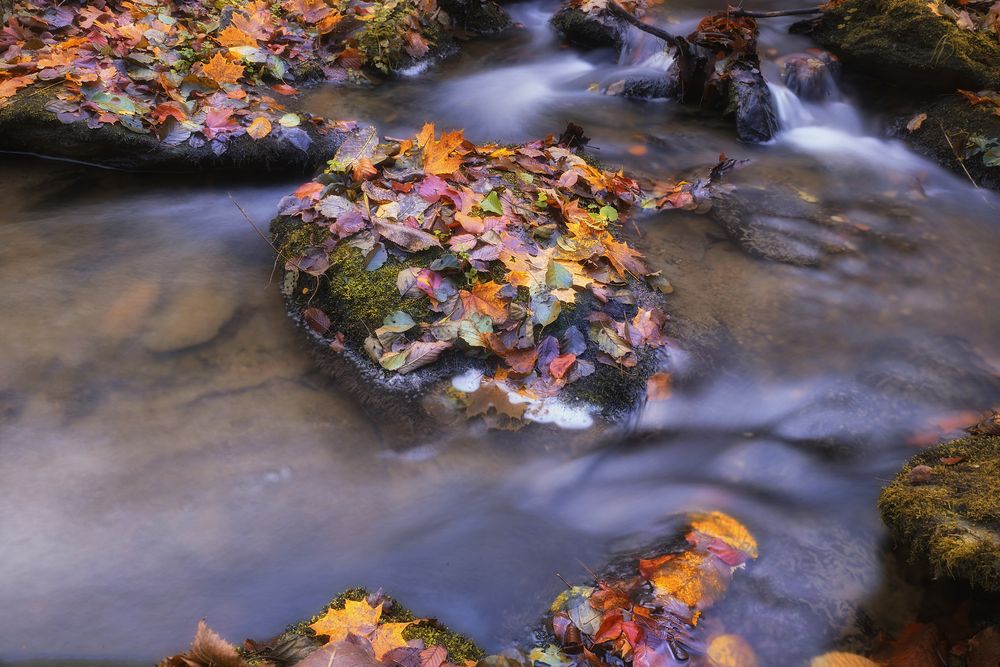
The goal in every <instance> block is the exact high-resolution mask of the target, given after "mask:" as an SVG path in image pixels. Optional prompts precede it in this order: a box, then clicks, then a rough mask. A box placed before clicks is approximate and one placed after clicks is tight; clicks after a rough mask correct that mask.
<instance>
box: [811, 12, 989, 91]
mask: <svg viewBox="0 0 1000 667" xmlns="http://www.w3.org/2000/svg"><path fill="white" fill-rule="evenodd" d="M813 36H814V37H815V38H816V39H817V41H819V42H820V43H821V44H823V46H825V47H826V48H829V49H831V50H833V51H834V52H836V53H837V54H838V55H839V56H841V58H842V59H843V60H844V61H845V62H846V63H847V64H848V65H850V66H852V67H855V68H858V69H859V70H861V71H866V72H868V73H873V74H876V75H877V76H880V77H881V78H883V79H885V80H886V82H887V83H890V84H901V85H906V86H910V87H915V88H922V89H933V90H944V91H953V90H954V89H955V88H973V89H980V88H995V87H997V86H998V85H1000V40H998V39H997V37H996V35H994V34H993V33H991V32H989V31H970V30H962V29H960V28H959V27H958V26H957V25H956V23H955V21H953V20H950V19H947V18H944V17H941V16H936V15H934V13H933V12H931V11H930V10H929V9H928V8H927V3H926V2H924V1H923V0H847V1H846V2H843V3H842V4H840V5H838V6H837V7H835V8H833V9H830V10H828V11H827V12H826V13H825V14H824V15H823V17H822V19H821V21H820V23H819V24H818V27H817V28H816V30H815V31H814V34H813ZM862 68H863V69H862Z"/></svg>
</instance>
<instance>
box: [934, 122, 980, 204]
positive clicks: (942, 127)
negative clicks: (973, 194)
mask: <svg viewBox="0 0 1000 667" xmlns="http://www.w3.org/2000/svg"><path fill="white" fill-rule="evenodd" d="M938 127H940V128H941V134H943V135H944V140H945V141H947V142H948V148H950V149H951V152H952V154H953V155H954V156H955V159H956V160H958V166H959V167H961V168H962V171H964V172H965V175H966V176H968V177H969V182H970V183H972V185H973V187H975V188H976V189H979V184H978V183H976V179H974V178H973V177H972V174H970V173H969V170H968V169H966V168H965V160H964V159H963V158H962V156H961V155H959V154H958V151H957V150H956V149H955V144H953V143H951V137H949V136H948V133H947V132H945V130H944V124H943V123H942V122H941V121H938Z"/></svg>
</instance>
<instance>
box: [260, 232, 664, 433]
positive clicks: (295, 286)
mask: <svg viewBox="0 0 1000 667" xmlns="http://www.w3.org/2000/svg"><path fill="white" fill-rule="evenodd" d="M324 234H326V232H325V230H324V229H323V228H322V227H318V226H317V225H315V224H312V223H305V222H303V221H302V220H301V219H300V218H294V217H278V218H276V219H275V220H274V221H273V222H272V223H271V235H272V239H273V242H274V244H275V246H276V247H277V248H278V251H279V253H281V256H283V257H293V256H296V255H297V254H298V252H300V251H301V249H302V248H305V247H310V246H315V245H316V244H317V243H322V240H323V239H322V238H321V237H322V236H323V235H324ZM442 254H444V250H442V249H432V250H428V251H424V252H422V253H417V254H412V255H409V256H407V258H406V260H405V261H401V260H399V259H394V258H390V259H389V260H388V261H387V262H386V263H385V264H384V265H382V266H381V267H380V268H378V269H375V270H374V271H368V270H366V267H365V259H364V256H363V255H362V253H361V251H360V250H358V249H356V248H353V247H351V246H349V245H346V244H341V245H339V246H337V247H336V248H335V249H334V250H333V252H332V253H330V256H329V259H330V268H329V269H328V270H327V272H326V273H325V274H324V275H323V276H322V277H320V278H319V279H317V278H315V277H313V276H310V275H308V274H304V273H298V272H286V274H285V280H286V283H285V286H284V292H285V296H286V304H287V306H288V309H289V315H290V316H291V317H292V319H293V320H294V321H295V322H296V323H297V324H298V325H299V326H300V327H301V328H302V329H303V330H304V331H306V333H307V334H308V340H309V346H310V348H311V350H312V352H313V354H314V356H315V357H316V359H317V362H318V365H319V366H320V368H321V369H322V370H323V371H324V372H326V373H327V374H328V375H330V376H331V377H333V378H334V379H335V380H336V381H337V383H338V385H340V386H341V387H343V391H344V392H345V394H346V395H350V396H352V397H353V398H355V399H356V400H357V401H359V402H360V403H361V404H362V406H363V407H365V408H366V409H367V410H368V411H369V413H371V414H372V415H377V418H378V419H379V421H380V422H381V423H383V424H386V425H389V426H391V427H393V428H394V429H396V430H399V431H400V432H401V433H402V434H403V435H407V434H421V433H426V432H430V431H431V430H433V429H434V428H436V427H439V426H441V424H442V423H448V422H452V421H456V420H457V419H458V417H459V415H457V414H455V413H454V410H455V409H456V408H458V409H459V412H461V407H462V406H461V405H460V403H459V404H456V403H455V401H454V397H453V394H452V392H451V391H449V387H450V386H451V379H452V378H454V377H456V376H458V375H461V374H462V373H465V372H467V371H469V370H480V371H482V372H484V373H488V372H489V371H490V370H492V365H491V363H490V362H489V360H488V359H487V358H485V357H482V356H470V354H467V353H466V352H463V351H459V350H457V349H452V350H448V351H446V352H445V353H444V354H442V355H441V357H440V358H439V359H438V360H437V361H435V362H434V363H432V364H430V365H428V366H424V367H422V368H419V369H417V370H415V371H413V372H411V373H409V374H407V375H399V374H397V373H394V372H390V371H386V370H384V369H383V368H381V367H380V366H379V365H378V364H376V363H375V362H374V361H372V360H371V358H370V357H369V356H368V355H367V354H366V353H365V350H364V340H365V338H366V337H367V336H369V335H370V333H371V332H372V331H374V330H375V329H377V328H379V327H380V326H382V324H383V321H384V320H385V318H386V316H388V315H390V314H392V313H393V312H395V311H398V310H401V311H403V312H406V313H407V314H408V315H410V316H411V317H412V318H413V319H414V320H415V321H417V322H418V323H419V322H429V321H433V320H434V319H437V318H439V317H440V315H438V314H436V313H432V312H431V311H430V310H429V309H428V308H427V306H426V302H425V300H414V299H410V298H404V297H401V296H400V294H399V290H398V288H397V285H396V278H397V276H398V275H399V272H400V271H401V270H403V269H405V268H409V267H411V266H413V267H423V266H427V264H429V263H430V262H432V261H434V259H436V258H437V257H438V256H440V255H442ZM296 273H298V275H296ZM628 288H629V289H630V290H631V291H632V293H633V294H634V296H635V299H636V304H637V305H639V306H644V307H647V308H652V307H662V306H663V296H662V294H661V293H659V292H656V291H655V290H653V289H652V288H651V287H649V286H648V285H647V284H646V283H645V282H643V281H639V280H635V279H632V280H631V281H630V283H629V284H628ZM597 305H598V304H597V302H596V299H594V297H593V296H592V295H590V294H589V293H588V292H583V293H580V294H579V295H578V301H577V303H576V305H575V307H574V308H569V307H567V308H564V309H563V311H562V314H561V315H560V316H559V317H558V318H557V319H556V321H555V322H553V323H552V324H551V325H550V326H549V327H548V328H547V329H546V331H547V332H548V333H550V334H552V335H555V336H557V337H558V336H559V335H561V333H562V332H564V331H565V330H566V329H567V328H568V327H570V326H576V327H578V328H579V329H580V330H581V331H584V332H585V331H586V330H587V326H588V323H587V316H588V315H589V314H590V313H591V312H594V311H595V310H596V309H597ZM311 307H316V308H319V309H320V310H322V311H323V312H324V313H326V314H327V316H328V317H329V318H330V328H329V334H328V335H325V336H323V335H318V334H316V333H315V332H313V331H312V330H311V329H310V327H309V323H308V322H307V321H306V318H305V315H304V313H305V311H306V309H308V308H311ZM623 308H624V310H623V311H622V312H620V313H616V314H615V316H616V317H618V318H619V319H620V318H625V317H631V316H632V315H633V314H634V313H633V312H629V311H630V308H629V307H626V306H623ZM631 310H634V307H632V308H631ZM335 332H341V333H343V335H344V339H345V344H346V347H345V349H344V350H343V351H334V350H332V349H331V347H330V343H331V342H332V338H331V336H333V335H334V334H335ZM636 352H637V356H638V364H637V365H636V366H635V367H633V368H627V369H626V368H617V367H611V366H608V365H606V364H601V363H596V364H595V366H596V369H597V370H596V372H594V373H593V374H592V375H590V376H588V377H585V378H582V379H580V380H577V381H576V382H573V383H571V384H569V385H567V387H566V388H565V389H564V390H563V392H562V394H561V396H560V399H561V400H562V401H563V403H565V404H568V405H570V406H576V407H581V408H585V409H594V408H596V409H597V412H598V413H599V414H598V415H595V416H599V417H601V419H600V420H599V424H598V426H599V428H597V429H590V430H592V431H595V432H596V433H600V432H602V430H603V429H604V428H610V427H613V426H614V425H616V424H621V423H623V422H624V421H625V420H626V418H627V417H628V416H629V415H631V414H633V413H634V411H635V409H636V408H637V406H638V405H639V403H640V400H641V398H642V396H643V395H644V392H645V384H646V379H647V378H648V377H649V376H650V375H651V374H652V373H653V372H654V371H655V370H656V368H657V367H658V364H659V362H658V358H659V351H657V350H654V349H649V348H646V349H640V350H636ZM592 355H593V350H588V352H587V353H586V354H585V355H584V356H582V357H581V358H582V359H587V360H591V359H592Z"/></svg>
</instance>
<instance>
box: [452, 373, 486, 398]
mask: <svg viewBox="0 0 1000 667" xmlns="http://www.w3.org/2000/svg"><path fill="white" fill-rule="evenodd" d="M482 380H483V373H482V371H477V370H476V369H475V368H470V369H469V370H467V371H465V372H464V373H462V374H461V375H456V376H455V377H453V378H452V379H451V386H452V387H454V388H455V389H456V390H457V391H461V392H464V393H466V394H471V393H472V392H474V391H475V390H477V389H479V385H480V383H482Z"/></svg>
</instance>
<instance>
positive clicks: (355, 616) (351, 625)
mask: <svg viewBox="0 0 1000 667" xmlns="http://www.w3.org/2000/svg"><path fill="white" fill-rule="evenodd" d="M381 617H382V603H381V602H380V603H379V604H378V606H377V607H373V606H371V605H370V604H368V601H367V600H361V601H360V602H358V601H355V600H347V601H346V602H345V603H344V608H343V609H328V610H327V612H326V613H325V614H323V616H322V617H321V618H320V619H319V620H317V621H316V622H315V623H312V624H310V625H309V627H310V628H312V629H313V630H315V631H316V634H317V635H325V636H327V637H329V639H328V640H327V643H331V642H338V641H340V640H342V639H346V638H347V635H349V634H355V635H359V636H361V637H367V636H368V635H370V634H371V633H372V632H374V631H375V626H376V625H377V624H378V620H379V618H381Z"/></svg>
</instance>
